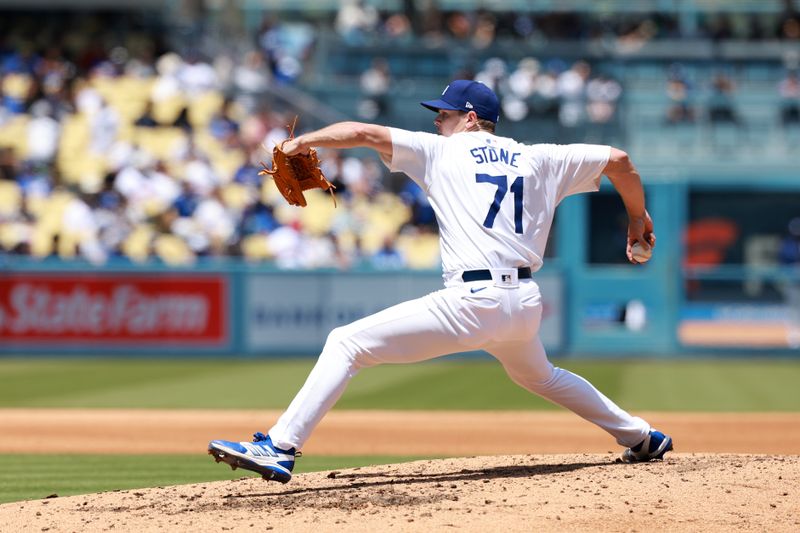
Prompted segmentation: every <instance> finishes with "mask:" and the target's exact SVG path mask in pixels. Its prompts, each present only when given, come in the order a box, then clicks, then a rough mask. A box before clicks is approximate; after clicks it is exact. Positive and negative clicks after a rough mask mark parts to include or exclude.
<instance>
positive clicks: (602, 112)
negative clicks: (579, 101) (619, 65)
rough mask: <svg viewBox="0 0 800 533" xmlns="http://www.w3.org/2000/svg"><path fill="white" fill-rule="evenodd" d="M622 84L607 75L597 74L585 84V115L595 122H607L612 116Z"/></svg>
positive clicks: (620, 93) (620, 94)
mask: <svg viewBox="0 0 800 533" xmlns="http://www.w3.org/2000/svg"><path fill="white" fill-rule="evenodd" d="M621 96H622V86H621V85H620V84H619V82H618V81H616V80H615V79H613V78H610V77H608V76H603V75H601V76H597V77H596V78H593V79H590V80H589V83H587V84H586V100H587V104H586V115H587V116H588V118H589V121H590V122H592V123H595V124H608V123H609V122H611V119H612V118H613V117H614V114H615V113H616V109H617V102H618V101H619V99H620V97H621Z"/></svg>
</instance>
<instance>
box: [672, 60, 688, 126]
mask: <svg viewBox="0 0 800 533" xmlns="http://www.w3.org/2000/svg"><path fill="white" fill-rule="evenodd" d="M691 89H692V87H691V85H690V84H689V80H688V79H687V77H686V75H685V72H684V69H683V67H682V66H681V65H679V64H673V65H671V66H670V68H669V74H668V75H667V98H668V99H669V105H668V106H667V116H666V121H667V123H668V124H681V123H691V122H694V120H695V111H694V108H693V107H692V103H691V100H692V96H691Z"/></svg>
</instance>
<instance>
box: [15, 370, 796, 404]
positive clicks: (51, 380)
mask: <svg viewBox="0 0 800 533" xmlns="http://www.w3.org/2000/svg"><path fill="white" fill-rule="evenodd" d="M556 364H558V365H559V366H562V367H564V368H567V369H569V370H571V371H573V372H576V373H578V374H580V375H582V376H584V377H585V378H586V379H588V380H589V381H591V382H592V383H594V384H595V385H596V386H597V388H598V389H600V390H601V391H603V392H604V393H605V394H606V395H607V396H609V397H611V398H612V399H614V400H615V401H617V402H618V403H620V404H622V405H625V406H627V407H628V408H630V409H633V410H639V411H642V410H648V411H800V394H799V393H798V392H797V383H798V382H800V361H799V360H788V359H785V360H738V359H737V360H700V361H693V360H678V361H585V360H584V361H572V360H564V361H556ZM312 365H313V361H312V360H310V359H301V360H279V361H274V362H271V361H248V360H241V359H237V360H230V361H223V360H208V359H202V360H198V359H182V360H181V359H114V360H108V359H0V408H2V407H76V408H77V407H80V408H95V407H96V408H103V407H109V408H112V407H113V408H171V409H182V408H187V409H189V408H192V409H194V408H221V409H282V408H284V407H286V405H288V403H289V401H290V400H291V399H292V397H293V396H294V394H295V392H297V390H298V388H299V387H300V386H301V385H302V383H303V381H304V380H305V377H306V375H307V374H308V372H309V370H310V369H311V366H312ZM209 391H213V392H215V393H220V392H224V394H213V395H212V394H209ZM336 408H337V409H422V410H430V409H438V410H452V409H477V410H482V409H554V408H555V407H553V406H552V405H550V404H549V403H547V402H545V401H543V400H541V399H539V398H537V397H535V396H533V395H531V394H529V393H528V392H526V391H524V390H522V389H521V388H519V387H518V386H516V385H515V384H513V383H512V382H511V381H510V380H509V379H508V378H507V377H506V375H505V373H504V372H503V369H502V368H501V366H500V365H499V364H498V363H496V362H494V361H490V360H461V361H452V360H448V361H432V362H428V363H421V364H414V365H396V366H388V365H385V366H380V367H376V368H370V369H366V370H364V371H363V372H362V373H361V374H359V375H358V376H356V378H355V379H354V380H353V381H352V382H351V384H350V386H349V388H348V389H347V391H346V392H345V395H344V396H343V397H342V399H341V400H340V401H339V403H338V404H337V407H336Z"/></svg>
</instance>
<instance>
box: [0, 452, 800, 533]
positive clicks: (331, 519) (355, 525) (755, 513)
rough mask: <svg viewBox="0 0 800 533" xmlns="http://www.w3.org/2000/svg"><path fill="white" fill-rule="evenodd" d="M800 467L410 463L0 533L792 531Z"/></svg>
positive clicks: (205, 486)
mask: <svg viewBox="0 0 800 533" xmlns="http://www.w3.org/2000/svg"><path fill="white" fill-rule="evenodd" d="M798 487H800V457H798V456H767V455H731V454H719V455H714V454H680V453H671V454H668V455H667V459H666V460H665V461H663V462H653V463H645V464H637V465H628V464H622V463H618V462H616V456H615V455H611V454H583V455H515V456H495V457H469V458H459V459H442V460H435V461H416V462H413V463H404V464H395V465H383V466H377V467H364V468H354V469H349V470H342V471H338V472H317V473H311V474H301V475H297V476H295V477H294V479H292V481H291V482H290V483H289V484H287V485H281V484H278V483H268V482H265V481H263V480H261V479H260V478H255V477H247V478H242V479H240V480H236V481H223V482H210V483H201V484H197V485H183V486H176V487H165V488H154V489H139V490H130V491H121V492H107V493H101V494H91V495H85V496H73V497H69V498H54V499H50V500H36V501H28V502H16V503H10V504H6V505H2V506H0V530H2V531H24V530H28V531H36V532H38V531H137V532H140V531H159V532H164V531H264V530H273V531H280V532H284V531H293V532H294V531H297V532H303V531H308V532H314V533H320V532H323V531H332V530H336V531H348V532H351V531H369V532H374V531H425V532H428V531H449V530H452V531H482V532H483V531H501V532H507V531H715V532H716V531H771V532H775V531H787V532H788V531H798V530H800V514H798V509H800V488H798Z"/></svg>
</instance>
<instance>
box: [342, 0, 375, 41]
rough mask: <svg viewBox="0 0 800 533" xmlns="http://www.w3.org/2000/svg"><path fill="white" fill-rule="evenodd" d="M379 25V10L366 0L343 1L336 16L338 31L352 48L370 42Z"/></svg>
mask: <svg viewBox="0 0 800 533" xmlns="http://www.w3.org/2000/svg"><path fill="white" fill-rule="evenodd" d="M379 23H380V17H379V16H378V10H377V9H375V6H373V5H372V4H368V3H367V2H365V1H364V0H342V2H341V5H340V7H339V12H338V13H337V14H336V31H337V33H338V34H339V35H340V36H341V37H342V39H344V41H345V42H346V43H347V44H349V45H351V46H358V45H364V44H366V43H367V42H369V40H370V39H371V38H372V37H373V36H374V35H375V33H376V31H377V29H378V24H379Z"/></svg>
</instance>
